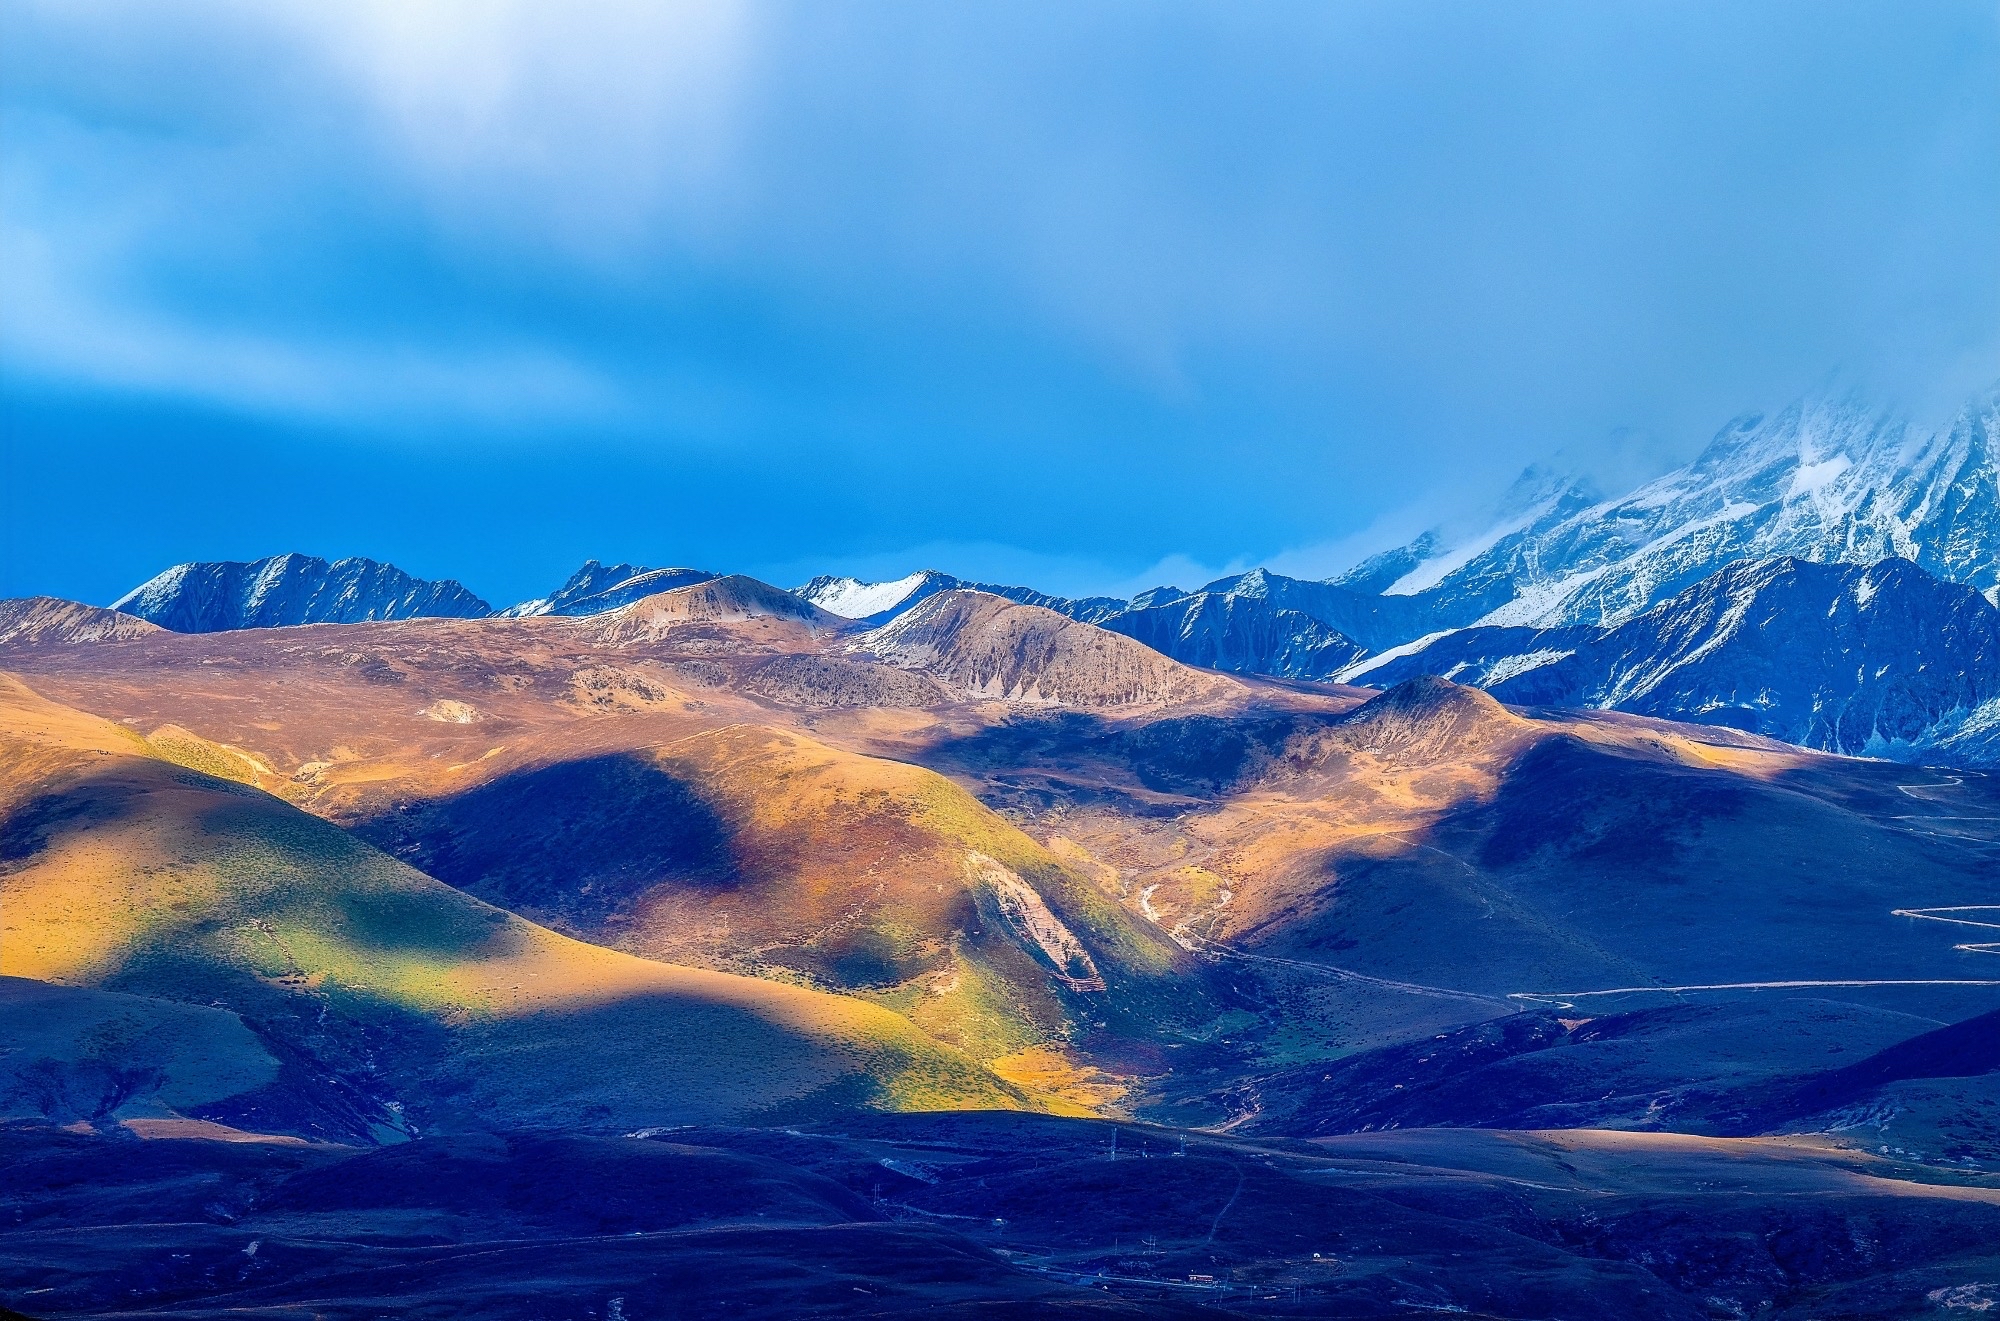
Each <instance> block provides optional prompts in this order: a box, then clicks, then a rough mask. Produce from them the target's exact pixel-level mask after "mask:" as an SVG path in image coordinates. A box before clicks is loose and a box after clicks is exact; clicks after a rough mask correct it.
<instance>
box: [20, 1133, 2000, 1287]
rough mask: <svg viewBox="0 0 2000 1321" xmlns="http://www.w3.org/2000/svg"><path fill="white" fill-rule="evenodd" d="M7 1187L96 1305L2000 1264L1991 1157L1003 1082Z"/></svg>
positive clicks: (1707, 1281)
mask: <svg viewBox="0 0 2000 1321" xmlns="http://www.w3.org/2000/svg"><path fill="white" fill-rule="evenodd" d="M1114 1135H1115V1139H1116V1141H1115V1147H1114ZM135 1208H143V1211H142V1212H141V1214H142V1215H143V1223H140V1224H136V1225H135V1224H133V1223H132V1219H133V1215H134V1209H135ZM0 1213H4V1214H6V1215H7V1216H8V1223H9V1226H10V1227H9V1231H8V1233H7V1234H6V1235H4V1236H0V1279H4V1280H6V1281H8V1282H9V1283H10V1284H11V1286H12V1287H11V1288H9V1289H8V1291H7V1293H6V1294H5V1295H4V1296H5V1297H6V1298H7V1299H8V1301H9V1302H10V1303H13V1304H15V1305H16V1306H19V1307H23V1308H31V1309H33V1311H34V1313H35V1314H36V1315H39V1316H43V1317H63V1318H88V1317H111V1316H131V1315H134V1314H135V1312H134V1311H133V1308H134V1304H135V1301H136V1302H138V1304H139V1305H140V1307H141V1308H142V1309H143V1310H141V1311H139V1312H138V1313H136V1314H139V1315H146V1316H161V1317H173V1318H190V1319H191V1318H219V1317H223V1316H242V1315H246V1314H255V1315H267V1316H282V1317H294V1316H297V1317H306V1316H319V1317H326V1318H340V1319H341V1321H346V1319H347V1318H356V1319H357V1321H358V1319H359V1318H365V1317H376V1316H380V1315H383V1314H393V1315H401V1316H431V1315H435V1316H453V1317H476V1318H492V1319H494V1321H502V1319H504V1321H528V1319H529V1318H538V1317H547V1316H551V1315H571V1316H588V1315H592V1314H595V1315H597V1316H599V1317H604V1316H623V1317H627V1318H631V1321H664V1319H665V1318H680V1317H688V1316H748V1317H761V1318H781V1317H782V1318H793V1317H884V1316H900V1317H962V1318H987V1317H994V1316H1005V1317H1046V1318H1061V1317H1092V1318H1095V1317H1106V1318H1109V1317H1131V1318H1138V1317H1183V1318H1197V1317H1211V1318H1220V1317H1232V1316H1266V1317H1268V1316H1273V1315H1276V1316H1319V1317H1371V1318H1372V1317H1392V1316H1408V1315H1412V1314H1418V1315H1421V1314H1424V1313H1431V1314H1439V1313H1442V1314H1448V1315H1459V1316H1473V1317H1485V1318H1519V1319H1520V1321H1530V1319H1533V1321H1549V1319H1550V1318H1559V1319H1561V1321H1596V1319H1598V1318H1604V1317H1619V1318H1640V1319H1645V1321H1709V1319H1710V1318H1713V1317H1715V1316H1717V1315H1718V1314H1720V1315H1725V1316H1728V1315H1739V1314H1740V1315H1754V1316H1768V1317H1774V1318H1781V1319H1785V1321H1804V1318H1808V1317H1827V1316H1842V1317H1906V1316H1919V1315H1957V1314H1959V1312H1958V1311H1954V1310H1951V1309H1947V1308H1943V1307H1941V1306H1940V1305H1939V1301H1938V1300H1939V1299H1940V1298H1943V1299H1948V1300H1954V1301H1958V1302H1960V1303H1962V1304H1971V1305H1974V1306H1970V1307H1961V1308H1960V1309H1959V1310H1960V1311H1965V1312H1969V1313H1971V1314H1977V1310H1978V1309H1977V1306H1976V1305H1977V1304H1980V1303H1982V1302H1984V1301H1986V1300H1987V1299H1990V1298H1992V1297H1993V1289H1992V1287H1991V1286H1989V1285H1986V1284H1983V1283H1981V1282H1982V1281H1986V1280H1991V1279H1992V1278H1994V1276H1995V1274H1996V1266H2000V1257H1996V1255H1995V1251H1994V1244H1995V1243H1996V1241H2000V1187H1996V1186H1995V1184H1994V1181H1993V1180H1992V1179H1991V1178H1990V1177H1978V1176H1956V1177H1940V1176H1939V1175H1938V1174H1937V1173H1936V1172H1935V1171H1929V1170H1925V1169H1923V1168H1922V1167H1918V1166H1912V1165H1911V1164H1910V1163H1908V1162H1906V1161H1902V1160H1898V1159H1895V1158H1893V1157H1885V1156H1880V1155H1876V1156H1869V1155H1862V1154H1859V1153H1853V1152H1843V1151H1840V1150H1837V1149H1833V1148H1829V1147H1826V1146H1824V1145H1820V1144H1814V1143H1806V1142H1796V1141H1792V1142H1781V1141H1771V1140H1764V1139H1750V1140H1740V1139H1739V1140H1717V1139H1689V1138H1681V1137H1676V1136H1673V1135H1655V1134H1627V1133H1611V1132H1573V1133H1497V1132H1491V1133H1466V1132H1452V1131H1441V1130H1427V1131H1418V1132H1408V1133H1382V1134H1362V1135H1356V1136H1349V1137H1342V1138H1334V1139H1329V1140H1326V1141H1322V1142H1315V1143H1267V1142H1256V1141H1248V1140H1243V1139H1238V1138H1229V1137H1222V1136H1217V1135H1212V1134H1202V1133H1177V1132H1173V1131H1168V1130H1162V1129H1157V1128H1151V1127H1148V1126H1142V1125H1111V1124H1106V1123H1102V1122H1084V1121H1077V1120H1055V1119H1049V1118H1038V1117H1034V1116H1007V1115H993V1114H986V1115H965V1116H897V1117H885V1118H882V1119H877V1120H858V1121H853V1122H847V1123H835V1124H816V1125H811V1126H806V1127H791V1128H787V1129H785V1130H772V1129H765V1130H745V1129H740V1128H722V1127H714V1126H701V1127H688V1128H681V1129H677V1130H675V1131H673V1132H671V1133H664V1134H658V1135H655V1136H652V1137H610V1138H601V1137H595V1138H594V1137H577V1136H573V1135H565V1134H516V1135H512V1136H508V1137H504V1138H501V1137H493V1136H471V1137H450V1138H430V1139H424V1140H421V1141H417V1142H412V1143H406V1144H403V1145H400V1146H396V1147H390V1148H385V1149H379V1150H374V1151H368V1152H357V1151H355V1150H353V1149H351V1148H340V1147H332V1146H314V1147H307V1146H300V1145H292V1146H287V1145H278V1144H270V1143H234V1144H228V1143H219V1142H204V1141H200V1140H193V1139H185V1138H183V1139H173V1138H166V1137H155V1138H152V1139H150V1140H143V1141H135V1140H133V1139H131V1138H130V1137H127V1138H124V1139H122V1140H121V1139H118V1138H110V1137H106V1136H102V1135H96V1134H85V1133H76V1132H60V1131H34V1130H26V1129H21V1128H18V1127H17V1128H11V1129H0Z"/></svg>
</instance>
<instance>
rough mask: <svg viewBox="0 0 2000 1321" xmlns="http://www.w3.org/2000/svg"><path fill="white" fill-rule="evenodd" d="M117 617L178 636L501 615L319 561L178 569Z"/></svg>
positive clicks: (420, 583) (422, 586) (462, 597)
mask: <svg viewBox="0 0 2000 1321" xmlns="http://www.w3.org/2000/svg"><path fill="white" fill-rule="evenodd" d="M111 608H112V609H113V610H119V611H123V612H124V613H126V614H129V615H136V616H138V617H139V618H141V619H145V620H149V621H151V622H152V623H155V624H158V625H159V626H160V627H162V628H166V629H171V630H172V631H174V632H176V633H220V632H226V631H228V630H230V629H238V628H277V627H281V626H284V625H288V624H353V623H359V622H362V621H364V620H375V619H420V618H433V617H437V618H447V619H477V618H480V617H482V616H485V615H489V614H491V613H492V612H493V607H491V606H489V605H488V604H486V602H484V601H482V600H480V599H479V598H478V597H476V596H474V595H473V594H472V593H471V592H468V591H467V590H466V589H465V588H464V587H462V586H460V585H459V584H458V583H456V582H453V581H452V580H450V579H444V580H442V581H438V582H428V581H426V580H424V579H422V578H413V577H411V576H410V575H409V574H407V573H404V572H403V571H402V570H401V569H398V568H397V567H396V566H395V565H393V564H383V563H381V562H379V561H377V560H369V559H360V558H353V559H344V560H335V561H333V562H332V563H330V564H329V563H328V562H327V561H325V560H322V559H319V558H317V557H315V556H311V555H274V556H272V557H270V558H269V559H262V560H252V561H250V562H248V563H243V562H237V561H226V562H207V563H194V564H176V565H175V566H174V567H173V568H171V569H168V570H167V571H166V572H165V573H162V574H159V575H158V576H156V577H154V578H150V579H148V580H147V581H145V582H143V583H141V584H140V585H139V586H137V587H135V588H133V589H132V590H131V591H130V592H127V593H126V594H125V595H124V596H122V597H120V598H119V599H118V600H116V601H114V602H112V605H111Z"/></svg>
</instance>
